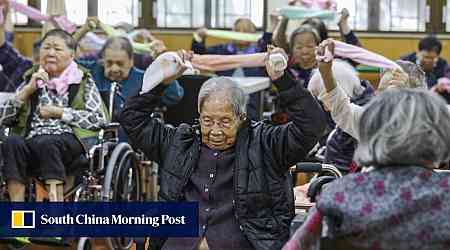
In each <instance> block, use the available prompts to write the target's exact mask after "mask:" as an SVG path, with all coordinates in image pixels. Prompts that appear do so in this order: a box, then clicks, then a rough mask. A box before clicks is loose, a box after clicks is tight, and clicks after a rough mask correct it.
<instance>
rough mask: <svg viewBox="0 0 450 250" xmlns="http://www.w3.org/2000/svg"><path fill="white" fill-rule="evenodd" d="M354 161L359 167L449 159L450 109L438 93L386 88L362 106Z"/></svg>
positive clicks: (439, 161)
mask: <svg viewBox="0 0 450 250" xmlns="http://www.w3.org/2000/svg"><path fill="white" fill-rule="evenodd" d="M358 132H359V137H360V141H359V145H358V148H357V149H356V152H355V161H356V162H357V163H359V164H361V165H362V166H375V167H376V166H387V165H390V166H395V165H418V164H424V163H427V162H430V163H441V162H446V161H448V160H449V159H450V112H449V110H448V108H447V105H446V103H445V101H444V100H443V99H442V98H441V97H439V96H438V95H436V94H434V93H432V92H430V91H427V90H420V89H399V88H393V89H387V90H385V91H383V92H382V93H380V94H379V95H377V96H375V97H374V98H373V99H372V100H371V101H370V102H369V103H368V104H367V106H366V107H365V109H364V111H363V113H362V115H361V119H360V121H359V131H358Z"/></svg>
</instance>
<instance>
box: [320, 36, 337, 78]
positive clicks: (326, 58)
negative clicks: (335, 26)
mask: <svg viewBox="0 0 450 250" xmlns="http://www.w3.org/2000/svg"><path fill="white" fill-rule="evenodd" d="M334 46H335V44H334V41H333V40H332V39H327V40H325V41H323V42H322V43H320V44H319V46H318V47H317V48H316V59H317V63H318V66H319V71H320V73H324V72H325V71H327V72H329V71H331V67H332V65H333V58H334Z"/></svg>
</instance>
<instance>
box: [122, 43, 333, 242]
mask: <svg viewBox="0 0 450 250" xmlns="http://www.w3.org/2000/svg"><path fill="white" fill-rule="evenodd" d="M271 53H282V54H283V55H285V53H284V52H283V51H282V50H281V49H275V50H274V51H272V52H271ZM157 64H158V63H156V64H155V63H154V66H155V67H156V65H157ZM164 64H170V62H165V63H161V65H164ZM179 68H182V67H179ZM266 68H267V70H268V72H269V75H270V76H271V78H272V80H273V81H274V83H275V84H276V85H277V87H278V89H279V90H280V93H281V96H282V98H280V100H283V105H284V106H285V107H286V110H288V112H289V113H290V117H292V121H291V122H290V123H288V124H285V125H282V126H272V125H269V124H266V123H263V122H259V123H255V122H252V121H249V120H248V119H247V116H246V108H245V107H246V99H247V98H246V95H245V94H244V92H243V90H242V89H241V88H240V87H239V86H238V85H237V84H236V83H234V82H233V81H232V80H231V79H230V78H225V77H218V78H212V79H210V80H208V81H207V82H205V83H204V85H203V86H202V88H201V90H200V93H199V97H198V110H199V113H200V124H199V125H193V126H191V125H187V124H182V125H180V126H179V127H177V128H171V127H168V126H165V125H164V124H162V123H161V122H160V121H159V120H158V119H155V118H151V116H150V113H151V112H152V110H153V108H154V107H155V106H156V105H157V104H158V102H159V101H160V96H161V93H162V91H163V90H164V88H165V87H166V86H165V85H159V86H156V87H154V88H153V89H151V91H149V92H146V93H141V95H139V96H136V97H134V98H131V99H129V100H128V101H127V103H126V105H125V108H124V110H123V112H122V114H121V115H120V122H121V124H122V126H123V127H124V128H125V131H126V132H127V133H128V136H129V138H130V139H131V142H132V144H133V146H134V147H136V148H139V149H141V150H143V151H144V152H145V154H146V156H147V157H149V158H150V159H151V160H154V161H156V162H157V163H158V164H159V166H160V178H161V182H160V183H161V188H160V192H159V199H161V200H163V201H198V202H199V208H200V210H199V223H200V224H199V226H200V230H199V232H200V234H199V236H198V237H195V238H173V239H172V238H169V239H166V240H165V241H164V242H163V245H162V249H171V250H174V249H175V250H176V249H197V248H198V246H199V245H200V244H207V245H208V247H209V249H211V250H215V249H258V250H260V249H263V250H264V249H267V250H269V249H270V250H273V249H281V247H282V246H283V244H284V243H285V242H286V241H287V240H288V237H289V224H290V221H291V219H292V218H293V216H294V204H293V194H292V188H291V187H290V184H289V176H288V173H287V172H288V169H289V167H290V166H292V165H293V164H295V163H296V162H298V161H301V160H302V159H303V158H304V157H305V156H306V155H307V153H308V152H309V151H310V149H311V148H312V147H313V146H314V145H315V144H316V142H317V140H318V138H319V137H320V136H322V133H323V132H324V128H325V115H324V113H323V111H322V109H321V108H320V106H319V104H318V103H317V102H316V100H315V99H314V98H313V97H312V96H311V94H310V93H309V92H308V90H306V89H305V88H304V87H303V86H302V85H301V84H295V81H294V80H293V79H292V76H291V75H290V74H289V73H288V72H284V71H281V72H276V71H274V69H272V68H271V67H270V66H269V65H268V66H267V67H266ZM145 85H146V83H145V82H144V87H145ZM144 87H143V89H144ZM145 89H148V88H145ZM152 247H153V248H152V249H158V247H156V246H152ZM159 247H160V246H159Z"/></svg>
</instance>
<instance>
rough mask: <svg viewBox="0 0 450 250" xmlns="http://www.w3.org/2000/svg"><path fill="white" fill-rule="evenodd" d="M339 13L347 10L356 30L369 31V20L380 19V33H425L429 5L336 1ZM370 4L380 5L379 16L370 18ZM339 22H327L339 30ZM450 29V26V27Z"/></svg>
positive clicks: (399, 0)
mask: <svg viewBox="0 0 450 250" xmlns="http://www.w3.org/2000/svg"><path fill="white" fill-rule="evenodd" d="M336 2H337V8H338V11H341V9H342V8H347V9H348V11H349V12H350V18H349V24H350V26H351V27H352V29H354V30H367V29H368V26H369V21H371V20H369V18H378V20H375V21H377V23H378V30H380V31H412V32H423V31H425V28H426V26H425V24H426V13H427V5H426V1H425V0H336ZM369 3H370V4H379V8H378V9H379V15H375V16H370V17H369V14H368V13H369V7H373V6H369ZM336 23H337V20H335V21H329V22H327V25H328V27H329V28H330V29H332V30H337V29H338V27H337V24H336ZM448 27H450V25H448Z"/></svg>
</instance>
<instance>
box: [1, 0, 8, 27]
mask: <svg viewBox="0 0 450 250" xmlns="http://www.w3.org/2000/svg"><path fill="white" fill-rule="evenodd" d="M0 7H3V8H2V15H3V20H0V26H1V27H3V25H4V24H5V23H6V16H7V15H8V12H9V0H0Z"/></svg>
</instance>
